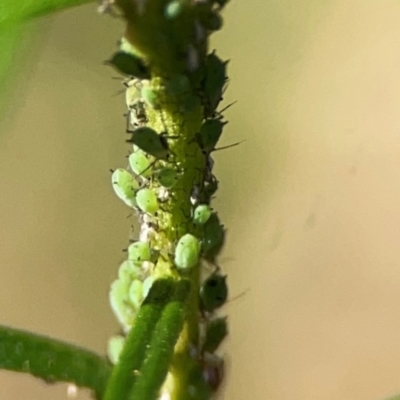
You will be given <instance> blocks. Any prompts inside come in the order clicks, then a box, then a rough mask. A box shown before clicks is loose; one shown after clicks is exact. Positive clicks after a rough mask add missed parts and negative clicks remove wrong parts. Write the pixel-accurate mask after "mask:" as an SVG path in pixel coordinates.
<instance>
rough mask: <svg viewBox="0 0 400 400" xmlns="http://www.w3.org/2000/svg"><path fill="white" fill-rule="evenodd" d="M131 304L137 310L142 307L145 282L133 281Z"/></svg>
mask: <svg viewBox="0 0 400 400" xmlns="http://www.w3.org/2000/svg"><path fill="white" fill-rule="evenodd" d="M128 297H129V302H130V303H131V304H132V305H133V307H134V308H135V309H136V310H139V308H140V305H141V304H142V302H143V282H142V281H141V280H139V279H135V280H134V281H132V283H131V285H130V286H129V293H128Z"/></svg>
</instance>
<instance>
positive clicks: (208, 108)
mask: <svg viewBox="0 0 400 400" xmlns="http://www.w3.org/2000/svg"><path fill="white" fill-rule="evenodd" d="M226 64H227V61H222V60H221V59H220V58H219V57H217V56H216V55H215V53H214V52H213V53H211V54H209V55H208V56H207V59H206V65H205V80H204V85H203V92H204V95H205V102H206V104H205V105H204V112H205V115H206V117H212V116H214V114H215V111H216V110H217V107H218V104H219V102H220V101H221V99H222V92H223V90H224V87H225V84H226V81H227V79H228V78H227V76H226Z"/></svg>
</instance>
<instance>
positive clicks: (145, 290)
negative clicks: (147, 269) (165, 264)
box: [143, 275, 154, 299]
mask: <svg viewBox="0 0 400 400" xmlns="http://www.w3.org/2000/svg"><path fill="white" fill-rule="evenodd" d="M153 283H154V276H151V275H150V276H148V277H147V278H146V279H145V280H144V282H143V298H144V299H145V298H146V297H147V295H148V294H149V292H150V289H151V287H152V286H153Z"/></svg>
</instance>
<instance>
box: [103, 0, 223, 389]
mask: <svg viewBox="0 0 400 400" xmlns="http://www.w3.org/2000/svg"><path fill="white" fill-rule="evenodd" d="M147 2H148V0H143V1H141V2H137V1H132V2H130V1H122V0H115V4H116V5H117V6H120V7H121V8H122V11H123V12H124V13H125V14H129V13H131V14H129V15H136V16H137V17H138V18H146V15H147V14H146V7H147V4H148V3H147ZM227 2H228V0H203V1H199V0H197V1H196V0H194V1H188V2H182V1H177V0H172V1H169V2H163V4H164V6H163V7H164V8H163V10H162V21H161V22H160V31H159V33H160V35H159V36H158V38H159V39H163V40H164V39H165V40H166V41H167V42H168V41H169V42H170V45H171V48H170V53H171V54H173V57H174V58H173V60H172V61H171V54H168V55H166V54H165V53H163V51H164V50H165V49H163V48H162V47H160V48H159V51H158V52H154V51H153V50H151V49H150V50H149V49H148V48H145V47H146V46H147V45H149V46H150V44H149V43H150V42H151V40H150V39H151V34H150V33H149V38H150V39H149V41H148V42H147V43H145V44H143V43H136V42H135V38H134V37H133V36H134V35H133V33H134V32H135V29H136V25H134V24H130V25H129V24H128V28H127V32H126V37H127V39H123V40H121V47H120V50H119V51H117V52H116V53H115V54H114V55H113V56H112V57H111V59H110V60H109V61H107V64H110V65H112V66H113V67H114V68H116V69H117V70H118V71H119V72H121V73H122V74H123V75H124V76H125V77H126V79H125V80H124V81H123V84H124V86H125V88H126V98H125V100H126V107H127V114H126V118H127V128H126V133H127V134H128V135H129V136H128V139H127V140H126V141H127V142H128V143H130V144H131V145H132V151H131V152H130V154H129V156H128V165H127V166H126V167H125V168H118V169H116V170H115V171H113V173H112V177H111V179H112V186H113V189H114V191H115V193H116V195H117V196H118V197H119V198H120V199H121V200H122V201H123V202H124V203H125V205H126V206H128V207H129V208H131V209H133V210H134V211H135V212H136V214H137V215H138V217H139V221H140V222H141V229H140V235H139V238H140V240H138V241H135V242H133V243H131V244H130V245H129V247H128V249H127V259H126V260H125V261H123V263H122V264H121V266H120V268H119V271H118V278H117V279H116V280H115V281H114V282H113V283H112V285H111V289H110V303H111V306H112V309H113V311H114V313H115V315H116V317H117V319H118V321H119V322H120V324H121V326H122V328H123V332H124V333H125V334H126V333H127V332H129V330H130V329H131V328H132V326H133V324H134V323H135V317H136V315H137V312H138V310H139V308H140V306H141V304H142V302H143V300H144V299H145V297H146V295H147V293H148V292H149V289H150V288H151V285H152V282H153V281H154V280H155V279H156V278H157V277H160V276H163V275H167V276H172V277H174V279H177V280H179V279H183V278H185V279H187V278H188V277H200V279H201V281H200V282H195V284H194V285H192V287H193V288H195V290H196V292H194V294H195V296H192V298H194V299H195V301H193V304H194V306H195V308H194V309H193V307H192V308H191V309H190V310H189V312H190V313H192V314H194V315H195V319H193V318H191V321H193V320H196V318H197V320H198V326H196V329H192V332H197V333H196V334H197V336H195V337H193V336H191V340H192V341H193V343H190V345H191V346H194V347H195V348H196V349H197V350H196V351H195V352H192V353H191V356H190V357H191V360H192V361H193V363H194V365H195V368H194V370H193V371H194V374H193V376H194V377H196V378H194V379H197V380H198V379H200V381H201V382H202V383H203V384H205V385H206V386H207V387H208V388H209V389H210V390H211V391H214V390H216V389H217V388H218V386H219V383H220V381H221V379H222V376H223V360H222V359H221V358H220V357H219V356H218V355H216V354H215V352H216V351H217V350H218V348H219V346H220V344H221V342H222V341H223V339H224V338H225V337H226V335H227V323H226V318H225V317H221V316H219V315H217V313H218V310H219V309H220V308H221V307H222V306H223V305H224V303H225V302H226V300H227V297H228V286H227V282H226V276H225V275H223V274H222V272H221V267H220V266H219V265H218V264H217V261H218V260H217V258H218V256H219V254H220V252H221V250H222V248H223V245H224V242H225V235H226V230H225V228H224V225H223V224H222V223H221V221H220V218H219V216H218V214H217V213H216V212H215V211H214V210H213V209H212V207H211V202H212V199H213V196H214V195H215V193H216V191H217V189H218V180H217V178H216V177H215V175H214V173H213V167H214V160H213V158H212V156H211V154H212V153H213V152H214V151H215V150H218V148H217V145H218V142H219V140H220V138H221V136H222V133H223V129H224V128H225V126H226V124H227V122H226V121H225V120H224V117H223V115H222V112H218V106H219V104H220V101H221V100H222V96H223V93H224V90H225V89H226V85H227V81H228V79H227V75H226V67H227V61H223V60H221V59H220V58H219V57H218V56H217V55H216V53H215V52H212V53H210V54H208V55H206V49H207V45H206V43H207V37H208V35H209V34H210V33H211V32H212V31H215V30H218V29H220V28H221V26H222V18H221V15H220V12H221V10H222V9H223V8H224V6H225V5H226V3H227ZM139 3H140V4H141V6H140V7H141V8H140V9H139V6H138V4H139ZM124 7H125V8H124ZM131 8H132V9H131ZM132 10H133V11H132ZM137 26H141V27H143V29H146V28H145V27H146V24H145V23H142V24H140V25H137ZM153 26H154V25H153ZM161 26H162V28H161ZM178 28H179V29H178ZM185 30H188V32H186V31H185ZM154 37H157V35H154ZM163 40H161V42H160V43H164V42H163ZM157 43H158V42H157ZM145 45H146V46H145ZM135 46H137V47H135ZM163 54H164V56H165V57H164V58H162V55H163ZM159 57H160V58H159ZM161 58H162V59H161ZM160 60H161V61H160ZM193 271H195V272H196V273H192V272H193ZM189 329H191V328H189ZM189 336H190V334H189ZM123 343H124V336H121V335H119V336H116V337H113V338H111V339H110V342H109V347H108V352H109V358H110V360H111V361H112V362H113V363H117V362H118V354H119V352H120V351H121V349H122V347H123ZM188 353H189V351H188ZM199 371H200V378H199V374H198V372H199ZM197 383H199V381H197ZM197 383H196V384H195V383H193V385H195V386H196V385H197ZM199 384H200V383H199ZM193 385H192V386H193ZM192 386H191V385H190V387H192ZM200 386H201V385H200ZM203 386H204V385H203ZM192 389H193V387H192Z"/></svg>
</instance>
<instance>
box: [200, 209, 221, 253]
mask: <svg viewBox="0 0 400 400" xmlns="http://www.w3.org/2000/svg"><path fill="white" fill-rule="evenodd" d="M224 241H225V229H224V226H223V225H221V223H220V221H219V218H218V215H217V214H216V213H213V214H211V216H210V218H209V219H208V221H207V222H206V224H205V225H204V236H203V242H202V248H203V253H204V256H205V257H206V258H208V259H211V260H212V259H213V258H214V257H215V256H216V255H217V254H218V253H219V252H220V250H221V248H222V246H223V244H224Z"/></svg>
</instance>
